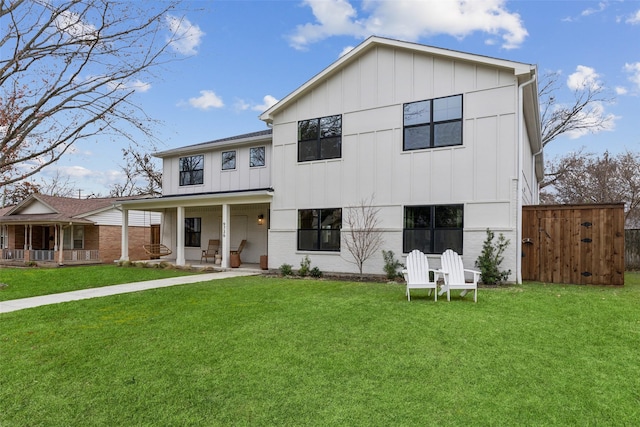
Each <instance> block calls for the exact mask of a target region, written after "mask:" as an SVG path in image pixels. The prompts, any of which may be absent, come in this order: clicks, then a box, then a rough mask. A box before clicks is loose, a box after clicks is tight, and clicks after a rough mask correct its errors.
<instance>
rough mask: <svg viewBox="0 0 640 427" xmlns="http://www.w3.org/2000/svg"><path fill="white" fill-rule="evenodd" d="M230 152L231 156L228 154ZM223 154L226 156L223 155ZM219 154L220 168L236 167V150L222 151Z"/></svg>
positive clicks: (225, 169)
mask: <svg viewBox="0 0 640 427" xmlns="http://www.w3.org/2000/svg"><path fill="white" fill-rule="evenodd" d="M232 153H233V156H229V155H230V154H232ZM225 154H226V155H227V156H225ZM220 156H221V159H222V165H221V166H220V167H221V168H222V170H223V171H231V170H235V169H236V164H237V160H238V153H237V152H236V150H229V151H223V152H222V154H221V155H220ZM225 157H226V158H225ZM227 164H230V165H233V167H230V166H227Z"/></svg>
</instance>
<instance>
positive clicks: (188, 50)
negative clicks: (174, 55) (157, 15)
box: [166, 15, 205, 55]
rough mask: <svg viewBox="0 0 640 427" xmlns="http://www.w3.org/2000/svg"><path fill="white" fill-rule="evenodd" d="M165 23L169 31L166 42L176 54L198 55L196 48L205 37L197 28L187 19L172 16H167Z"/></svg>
mask: <svg viewBox="0 0 640 427" xmlns="http://www.w3.org/2000/svg"><path fill="white" fill-rule="evenodd" d="M166 22H167V25H168V26H169V30H170V31H171V36H170V37H167V41H168V42H169V43H170V44H171V47H173V49H174V50H175V51H176V52H178V53H181V54H183V55H195V54H196V53H198V52H197V50H196V48H197V47H198V46H199V45H200V42H201V41H202V37H203V36H204V35H205V33H204V32H203V31H202V30H201V29H200V27H199V26H197V25H194V24H192V23H191V22H190V21H189V20H188V19H187V18H184V17H183V18H180V17H177V16H173V15H167V17H166Z"/></svg>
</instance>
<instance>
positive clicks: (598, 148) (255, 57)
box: [43, 0, 640, 195]
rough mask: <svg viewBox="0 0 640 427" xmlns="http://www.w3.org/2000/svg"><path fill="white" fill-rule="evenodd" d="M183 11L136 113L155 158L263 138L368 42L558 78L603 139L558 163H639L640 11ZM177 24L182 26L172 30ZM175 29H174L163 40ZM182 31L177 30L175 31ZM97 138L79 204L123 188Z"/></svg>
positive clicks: (110, 147)
mask: <svg viewBox="0 0 640 427" xmlns="http://www.w3.org/2000/svg"><path fill="white" fill-rule="evenodd" d="M459 3H460V2H458V1H447V0H439V1H429V0H424V1H417V0H390V1H384V0H383V1H380V0H378V1H371V0H368V1H350V0H305V1H303V0H278V1H258V0H254V1H250V0H244V1H243V0H235V1H190V2H189V1H187V2H186V3H185V6H186V8H187V9H188V11H187V13H186V20H184V21H182V23H181V24H180V27H179V28H178V31H179V32H180V33H181V34H183V37H182V43H181V44H180V45H176V46H173V48H174V51H175V53H176V55H177V56H178V58H179V60H178V61H174V62H172V63H169V64H167V65H165V66H164V67H163V68H162V69H161V70H156V74H157V76H156V77H157V78H155V79H149V80H145V81H142V82H139V83H142V84H140V88H141V90H139V91H138V92H137V93H136V94H135V98H134V102H136V103H137V104H138V105H140V106H141V107H142V108H143V109H144V111H145V112H146V113H147V114H148V115H149V116H151V117H152V118H154V119H156V120H159V121H160V124H158V125H157V126H156V127H155V132H156V135H157V137H158V139H159V140H160V141H162V142H161V144H160V145H159V146H158V148H159V149H160V150H165V149H170V148H175V147H179V146H182V145H189V144H195V143H199V142H205V141H210V140H214V139H218V138H224V137H227V136H232V135H237V134H242V133H246V132H252V131H256V130H261V129H266V126H265V124H264V123H263V122H261V121H260V120H259V119H258V116H259V114H260V113H261V112H262V111H263V110H264V109H266V108H267V107H269V106H270V105H272V104H273V103H274V102H275V101H276V100H279V99H282V98H283V97H285V96H286V95H287V94H289V93H290V92H292V91H293V90H295V89H296V88H297V87H298V86H300V85H301V84H303V83H304V82H306V81H307V80H309V79H310V78H312V77H313V76H314V75H316V74H317V73H319V72H320V71H322V70H323V69H324V68H326V67H327V66H329V65H330V64H331V63H332V62H334V61H335V60H337V59H338V58H339V57H340V55H341V54H343V53H344V52H345V51H347V50H348V49H350V48H352V47H354V46H356V45H357V44H359V43H360V42H362V41H363V40H364V39H365V38H366V37H368V36H370V35H378V36H384V37H390V38H395V39H399V40H406V41H415V42H419V43H423V44H427V45H432V46H437V47H443V48H448V49H454V50H460V51H464V52H470V53H475V54H481V55H487V56H492V57H497V58H502V59H507V60H513V61H520V62H525V63H533V64H537V65H538V68H539V71H540V73H541V74H542V73H544V72H546V71H556V72H559V73H561V74H560V76H561V77H560V82H561V83H562V87H561V89H560V90H559V91H558V93H557V96H558V99H559V102H570V101H571V100H572V96H573V95H572V90H571V87H572V85H575V84H576V82H586V83H587V84H591V85H594V86H598V87H601V88H602V89H603V90H604V91H605V93H607V94H608V95H610V97H611V98H612V99H613V100H612V102H610V103H604V104H602V105H599V106H598V107H599V109H598V111H597V113H598V114H601V115H602V116H604V117H606V118H607V119H608V122H607V123H608V129H607V130H604V131H602V132H599V133H597V134H587V135H565V136H563V137H561V138H558V139H557V140H555V141H553V142H552V143H551V144H550V145H549V146H548V148H547V149H546V151H545V153H546V154H545V155H546V158H547V159H549V158H552V157H554V156H557V155H561V154H564V153H567V152H570V151H575V150H578V149H580V148H582V147H584V149H585V150H586V151H589V152H597V153H600V152H604V151H605V150H609V151H611V152H614V153H617V152H620V151H624V150H625V149H629V150H632V151H634V152H640V127H639V126H637V123H638V121H639V120H640V102H639V101H640V98H639V95H640V1H600V2H598V1H570V0H565V1H539V0H529V1H501V0H473V1H469V2H467V3H466V5H465V4H463V5H460V4H459ZM173 23H174V24H175V22H173ZM171 24H172V22H171V21H170V20H168V21H167V34H169V30H170V29H171V28H172V27H171ZM176 28H177V27H175V26H174V27H173V29H174V30H176ZM124 146H125V144H124V142H123V143H122V145H121V144H120V143H118V142H117V141H116V142H109V141H102V140H101V139H100V138H95V140H94V141H88V142H85V143H82V144H80V145H78V146H76V147H75V149H74V151H73V153H71V154H69V155H68V156H66V157H65V158H63V159H62V160H61V161H60V162H59V163H58V164H57V165H55V166H53V167H51V168H49V169H48V170H46V171H45V172H44V173H43V176H44V178H45V179H46V177H47V175H50V174H53V173H54V171H55V169H58V170H59V171H60V172H62V173H63V174H65V175H68V176H69V177H70V181H71V182H72V183H73V185H74V186H75V187H76V188H80V189H81V190H82V193H83V194H87V193H89V192H98V193H101V194H102V195H107V194H108V187H109V185H110V184H112V183H114V182H118V181H119V180H121V179H122V176H121V173H120V171H119V169H120V168H119V165H120V164H122V155H121V148H122V147H124Z"/></svg>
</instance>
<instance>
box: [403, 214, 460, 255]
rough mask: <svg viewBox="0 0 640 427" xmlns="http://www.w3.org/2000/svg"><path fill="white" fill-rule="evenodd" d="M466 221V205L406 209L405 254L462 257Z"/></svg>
mask: <svg viewBox="0 0 640 427" xmlns="http://www.w3.org/2000/svg"><path fill="white" fill-rule="evenodd" d="M463 219H464V207H463V205H435V206H405V208H404V230H403V247H402V250H403V252H404V253H409V252H411V251H412V250H414V249H418V250H420V251H422V252H424V253H430V254H440V253H442V252H444V251H445V250H447V249H453V250H454V251H456V252H458V253H459V254H462V234H463V233H462V232H463V226H464V221H463Z"/></svg>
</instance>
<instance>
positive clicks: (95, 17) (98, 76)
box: [0, 0, 187, 185]
mask: <svg viewBox="0 0 640 427" xmlns="http://www.w3.org/2000/svg"><path fill="white" fill-rule="evenodd" d="M178 1H179V0H178ZM176 5H177V3H176V1H174V0H172V1H167V2H146V1H120V0H113V1H111V0H110V1H104V0H61V1H48V0H43V1H33V0H13V1H9V2H6V1H2V4H1V5H0V20H1V21H2V23H3V32H2V35H1V36H0V50H1V51H2V56H0V185H6V184H10V183H13V182H18V181H21V180H24V179H25V178H27V177H29V176H32V175H34V174H35V173H37V172H38V171H40V170H42V169H43V168H44V167H46V166H48V165H50V164H52V163H54V162H56V161H57V160H58V159H59V158H60V157H61V156H62V155H63V154H64V153H65V152H67V151H68V150H69V148H70V147H72V146H73V145H74V144H75V143H77V142H78V141H82V140H87V139H91V138H95V137H98V136H100V138H101V139H104V138H105V137H109V136H111V137H118V138H121V137H124V138H128V139H130V140H132V141H133V140H134V139H136V140H137V139H138V138H137V136H134V133H137V132H141V134H142V135H143V136H152V132H151V124H152V121H151V120H150V119H149V118H148V117H147V116H146V114H145V113H144V111H142V110H141V109H140V108H139V107H138V106H136V105H135V104H134V103H133V101H132V95H133V93H134V92H135V91H136V89H145V88H148V84H147V83H144V80H145V79H147V78H148V77H150V76H151V74H150V73H151V71H152V69H153V68H154V67H156V66H158V65H161V64H164V63H166V62H167V61H169V60H170V59H171V58H170V57H169V56H168V55H169V52H168V47H169V46H171V44H172V43H173V42H175V41H176V39H179V38H181V37H187V36H186V35H185V32H184V29H183V30H181V31H180V30H179V31H178V32H177V33H176V32H170V31H169V30H168V29H167V24H166V23H167V19H170V18H172V17H171V15H169V13H170V12H171V11H173V10H175V8H176ZM173 19H176V18H173ZM178 27H179V25H178ZM174 28H175V26H174ZM163 32H166V33H167V34H163ZM134 143H135V141H134Z"/></svg>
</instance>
